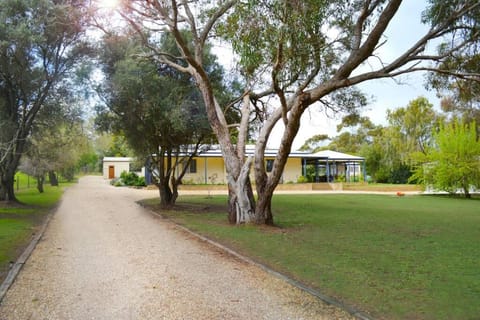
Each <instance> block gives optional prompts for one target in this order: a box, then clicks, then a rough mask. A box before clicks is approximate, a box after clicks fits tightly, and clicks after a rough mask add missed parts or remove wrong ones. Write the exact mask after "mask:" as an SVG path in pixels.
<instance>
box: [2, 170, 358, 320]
mask: <svg viewBox="0 0 480 320" xmlns="http://www.w3.org/2000/svg"><path fill="white" fill-rule="evenodd" d="M155 195H157V193H156V192H154V193H152V192H150V193H149V192H147V191H141V190H135V189H128V188H114V187H111V186H109V185H108V184H107V182H106V181H104V180H103V179H102V178H101V177H85V178H82V179H81V180H80V182H79V183H78V185H75V186H73V187H71V188H69V189H68V190H67V191H66V193H65V195H64V197H63V200H62V203H61V205H60V207H59V208H58V210H57V212H56V213H55V215H54V216H53V218H52V220H51V221H50V224H49V226H48V228H47V230H46V232H45V234H44V236H43V238H42V240H41V241H40V242H39V244H38V245H37V247H36V249H35V250H34V252H33V254H32V255H31V256H30V258H29V260H28V261H27V263H26V264H25V266H24V268H23V269H22V271H21V272H20V274H19V276H18V277H17V279H16V281H15V282H14V284H13V286H12V287H11V289H10V290H9V291H8V293H7V295H6V296H5V298H4V300H3V302H2V304H1V305H0V319H2V320H3V319H8V320H11V319H42V320H43V319H49V320H50V319H62V320H63V319H82V320H83V319H116V320H117V319H340V318H349V317H348V316H346V315H345V313H343V312H342V311H339V310H337V309H335V308H333V307H330V306H327V305H325V304H323V303H321V302H320V301H318V299H315V298H312V297H311V296H309V295H308V294H305V293H304V292H302V291H300V290H298V289H296V288H293V287H291V286H290V285H288V284H286V283H285V282H284V281H282V280H280V279H277V278H275V277H274V276H271V275H270V274H268V273H266V272H264V271H262V270H261V269H259V268H258V267H256V266H253V265H250V264H248V263H245V262H242V261H239V260H238V259H235V258H233V257H232V256H230V255H228V254H225V253H223V252H221V251H219V250H218V249H215V248H212V247H211V246H210V245H208V244H205V243H204V242H202V241H199V240H197V239H196V238H194V237H192V236H191V235H189V234H187V233H185V232H184V231H181V230H179V229H178V228H176V226H175V225H173V224H172V223H171V222H168V221H165V220H163V219H161V218H158V217H155V216H153V215H151V214H150V213H149V212H148V211H146V210H144V209H142V208H141V207H139V206H138V205H137V204H135V200H138V199H141V198H146V197H153V196H155Z"/></svg>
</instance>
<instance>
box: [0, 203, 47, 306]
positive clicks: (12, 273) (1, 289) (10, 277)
mask: <svg viewBox="0 0 480 320" xmlns="http://www.w3.org/2000/svg"><path fill="white" fill-rule="evenodd" d="M55 210H56V207H55V208H54V209H53V212H51V213H49V214H47V217H46V218H45V221H44V222H43V224H42V226H41V228H40V230H39V231H38V232H37V233H36V234H35V236H34V237H33V239H32V240H31V241H30V243H29V244H28V246H27V247H26V248H25V250H23V253H22V254H21V255H20V257H18V259H17V261H15V263H14V264H13V265H12V267H11V268H10V270H9V271H8V274H7V277H6V278H5V280H3V282H2V284H1V285H0V304H1V303H2V300H3V298H4V297H5V295H6V294H7V292H8V289H10V287H11V286H12V284H13V282H14V281H15V279H16V278H17V275H18V274H19V273H20V270H22V267H23V265H24V264H25V262H27V260H28V258H29V257H30V255H31V254H32V252H33V250H34V249H35V247H36V246H37V244H38V242H39V241H40V239H41V238H42V237H43V234H44V233H45V230H46V229H47V227H48V224H49V223H50V220H51V219H52V216H53V214H54V211H55Z"/></svg>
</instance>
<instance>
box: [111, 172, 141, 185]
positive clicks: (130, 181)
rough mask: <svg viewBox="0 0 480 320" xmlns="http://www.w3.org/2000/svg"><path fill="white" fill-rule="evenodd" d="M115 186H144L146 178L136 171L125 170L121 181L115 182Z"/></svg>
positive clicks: (121, 175)
mask: <svg viewBox="0 0 480 320" xmlns="http://www.w3.org/2000/svg"><path fill="white" fill-rule="evenodd" d="M114 185H115V186H133V187H144V186H146V184H145V178H144V177H139V176H138V175H137V174H136V173H135V172H126V171H123V172H122V173H121V174H120V181H115V182H114Z"/></svg>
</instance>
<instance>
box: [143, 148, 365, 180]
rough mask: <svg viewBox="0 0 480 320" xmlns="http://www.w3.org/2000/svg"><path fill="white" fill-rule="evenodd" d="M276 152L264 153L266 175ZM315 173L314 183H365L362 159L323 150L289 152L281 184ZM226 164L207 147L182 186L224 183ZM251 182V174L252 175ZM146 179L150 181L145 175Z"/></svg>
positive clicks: (250, 150) (249, 150) (250, 151)
mask: <svg viewBox="0 0 480 320" xmlns="http://www.w3.org/2000/svg"><path fill="white" fill-rule="evenodd" d="M254 152H255V146H253V145H248V146H247V147H246V155H247V156H252V157H253V156H254ZM276 155H277V149H266V150H265V167H266V170H267V173H268V172H270V171H271V170H272V168H273V161H274V159H275V156H276ZM312 172H313V173H314V182H336V181H347V182H350V181H359V180H360V179H361V180H365V177H366V173H365V159H364V158H362V157H357V156H353V155H349V154H345V153H340V152H335V151H330V150H324V151H320V152H317V153H310V152H305V151H292V152H290V155H289V157H288V159H287V163H286V164H285V168H284V170H283V175H282V180H281V183H295V182H297V181H299V178H300V176H303V177H306V176H307V174H308V173H310V174H311V173H312ZM226 177H227V174H226V170H225V162H224V160H223V157H222V152H221V150H220V147H219V146H218V145H212V146H209V148H208V149H207V150H205V151H203V152H201V153H200V154H199V155H198V156H196V157H195V158H193V159H192V162H191V164H190V167H189V168H188V169H187V172H186V174H185V176H184V178H183V183H184V184H225V183H226V182H227V178H226ZM251 179H252V181H254V177H253V172H252V176H251ZM146 180H147V181H150V180H149V177H148V173H147V176H146Z"/></svg>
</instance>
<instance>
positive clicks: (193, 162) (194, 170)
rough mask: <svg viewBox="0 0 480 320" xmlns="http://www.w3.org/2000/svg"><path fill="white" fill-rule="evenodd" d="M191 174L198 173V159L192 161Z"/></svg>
mask: <svg viewBox="0 0 480 320" xmlns="http://www.w3.org/2000/svg"><path fill="white" fill-rule="evenodd" d="M189 172H190V173H197V160H196V159H192V160H190V166H189Z"/></svg>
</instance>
